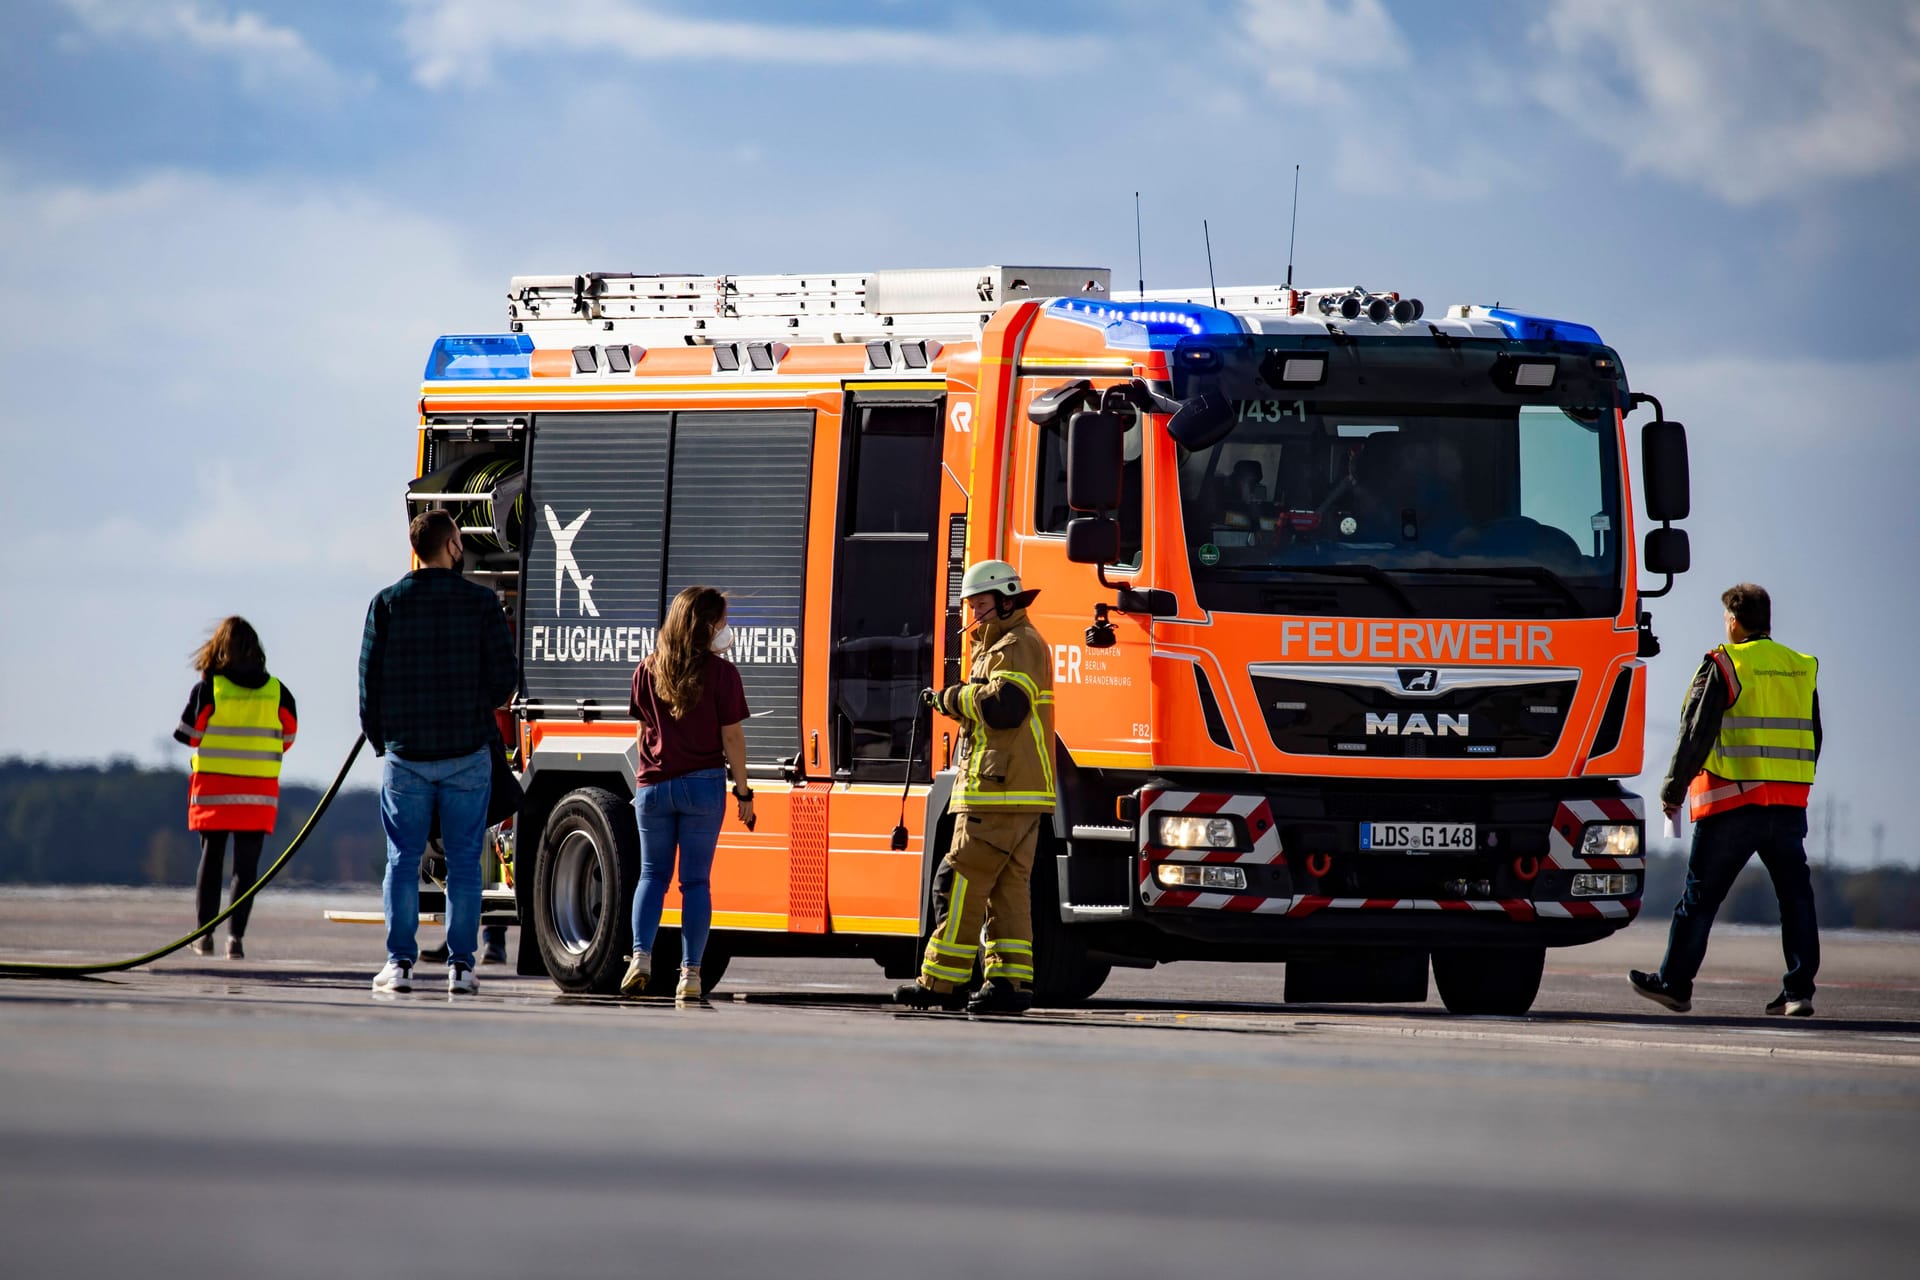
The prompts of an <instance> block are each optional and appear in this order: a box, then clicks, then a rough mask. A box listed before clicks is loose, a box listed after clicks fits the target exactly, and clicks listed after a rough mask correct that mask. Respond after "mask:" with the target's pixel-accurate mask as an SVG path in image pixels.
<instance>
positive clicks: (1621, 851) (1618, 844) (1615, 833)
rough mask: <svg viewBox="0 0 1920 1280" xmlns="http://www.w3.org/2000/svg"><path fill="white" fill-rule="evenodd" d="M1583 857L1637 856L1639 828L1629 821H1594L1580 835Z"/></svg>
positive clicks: (1638, 851) (1638, 854) (1638, 850)
mask: <svg viewBox="0 0 1920 1280" xmlns="http://www.w3.org/2000/svg"><path fill="white" fill-rule="evenodd" d="M1580 856H1581V857H1583V858H1637V857H1639V856H1640V828H1639V827H1636V826H1634V825H1633V824H1632V823H1630V822H1596V823H1594V824H1593V825H1591V826H1589V827H1588V828H1587V829H1586V831H1585V833H1584V834H1582V835H1581V837H1580Z"/></svg>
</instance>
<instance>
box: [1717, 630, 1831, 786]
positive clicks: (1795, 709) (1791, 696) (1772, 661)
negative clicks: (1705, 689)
mask: <svg viewBox="0 0 1920 1280" xmlns="http://www.w3.org/2000/svg"><path fill="white" fill-rule="evenodd" d="M1708 656H1709V657H1711V658H1712V659H1713V661H1714V663H1715V664H1716V665H1717V666H1718V667H1719V668H1720V676H1721V679H1722V682H1723V683H1724V684H1725V685H1726V687H1727V709H1726V712H1725V714H1724V715H1722V717H1721V719H1720V731H1719V734H1718V735H1717V736H1716V737H1715V739H1714V743H1713V750H1712V751H1711V752H1710V753H1709V754H1708V756H1707V759H1706V763H1705V764H1704V765H1703V766H1702V768H1701V771H1700V772H1699V773H1698V774H1696V775H1695V776H1694V778H1693V780H1692V782H1691V784H1690V785H1689V787H1688V789H1687V809H1688V812H1689V814H1690V815H1691V816H1692V817H1693V818H1694V819H1695V820H1696V821H1697V820H1699V819H1701V818H1706V817H1711V816H1713V815H1714V814H1716V813H1725V812H1726V811H1728V810H1729V809H1737V808H1739V807H1741V806H1742V805H1750V804H1783V805H1795V806H1798V807H1801V808H1804V807H1806V804H1807V793H1808V791H1809V789H1810V788H1811V787H1812V785H1813V774H1814V766H1815V762H1816V760H1817V759H1818V757H1819V737H1818V734H1819V727H1818V723H1819V722H1818V718H1817V711H1816V704H1815V686H1816V684H1817V681H1818V676H1819V670H1820V661H1819V659H1817V658H1815V657H1813V656H1812V655H1811V654H1805V653H1798V652H1796V651H1794V650H1792V649H1789V648H1787V647H1786V646H1785V645H1783V644H1780V643H1778V642H1776V641H1775V640H1773V639H1772V638H1770V637H1766V636H1759V637H1755V638H1754V639H1751V640H1747V641H1743V642H1742V643H1740V644H1726V645H1721V646H1720V647H1719V648H1718V649H1716V650H1714V651H1713V653H1712V654H1710V655H1708Z"/></svg>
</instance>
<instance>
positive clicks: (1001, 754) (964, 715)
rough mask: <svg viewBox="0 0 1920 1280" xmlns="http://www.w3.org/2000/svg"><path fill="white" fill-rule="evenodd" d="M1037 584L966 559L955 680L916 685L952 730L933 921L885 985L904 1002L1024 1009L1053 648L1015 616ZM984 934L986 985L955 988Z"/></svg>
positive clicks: (1001, 565) (1050, 783)
mask: <svg viewBox="0 0 1920 1280" xmlns="http://www.w3.org/2000/svg"><path fill="white" fill-rule="evenodd" d="M1039 594H1040V593H1039V591H1037V590H1035V591H1022V590H1021V589H1020V575H1019V573H1018V572H1017V571H1016V570H1015V569H1014V567H1013V566H1012V565H1010V564H1008V563H1007V562H1006V561H1004V560H982V561H979V562H978V563H976V564H973V565H971V566H969V567H968V569H967V571H966V574H965V576H963V577H962V578H961V581H960V595H961V599H962V602H963V603H964V605H965V607H966V609H967V612H968V616H969V619H970V620H969V622H968V627H969V629H972V628H975V627H977V628H979V630H978V633H977V634H976V635H975V637H974V642H973V665H972V669H971V670H970V671H969V673H968V680H967V683H965V684H962V685H955V686H952V687H950V688H946V689H942V690H940V691H939V692H938V693H936V692H934V691H933V690H932V689H925V690H922V691H921V694H920V698H921V701H923V702H924V703H926V705H928V706H930V707H932V708H933V709H934V710H936V711H938V712H939V713H940V714H941V715H944V716H948V717H950V718H951V719H954V720H958V721H959V722H960V724H961V726H962V728H961V734H960V752H959V756H958V757H957V764H958V767H959V774H960V776H959V778H958V779H957V780H956V783H955V788H954V796H953V802H952V806H951V807H952V810H953V814H954V829H953V843H952V846H951V847H950V848H949V849H948V850H947V854H946V856H945V857H944V858H942V859H941V860H940V869H939V871H938V873H937V874H936V876H935V880H934V904H933V929H932V934H931V937H930V938H929V939H928V941H927V949H926V954H925V956H924V959H923V962H922V964H921V966H920V976H919V979H918V980H917V981H914V982H910V983H908V984H907V985H906V986H904V987H901V988H900V990H899V991H898V992H897V993H895V999H897V1000H898V1001H899V1002H900V1003H901V1004H904V1005H908V1006H910V1007H912V1008H916V1009H942V1010H946V1011H948V1012H955V1013H957V1012H959V1011H960V1010H961V1009H963V1008H964V1009H967V1010H969V1011H970V1012H973V1013H1024V1012H1026V1011H1027V1010H1028V1009H1029V1008H1031V1007H1032V1006H1033V990H1032V986H1033V915H1032V911H1031V908H1030V906H1029V904H1028V893H1027V890H1028V882H1029V880H1030V879H1031V877H1032V875H1033V855H1034V850H1035V848H1036V846H1037V845H1038V843H1039V839H1040V822H1041V819H1042V818H1044V817H1045V816H1047V815H1048V814H1050V813H1052V812H1053V800H1054V779H1053V651H1052V650H1051V649H1049V648H1048V647H1047V643H1046V641H1044V640H1042V639H1041V638H1040V633H1039V632H1038V631H1036V630H1034V628H1033V624H1032V623H1030V622H1028V621H1027V606H1028V605H1030V604H1032V603H1033V599H1034V597H1035V596H1037V595H1039ZM983 925H984V926H985V930H986V978H987V981H986V985H985V986H983V987H982V988H981V989H980V993H979V994H978V995H977V996H975V997H974V998H973V999H972V1000H971V1001H969V1000H968V999H967V993H966V986H967V983H968V982H969V981H970V980H971V979H972V976H973V967H974V962H975V960H976V959H978V958H979V955H980V940H981V928H982V926H983Z"/></svg>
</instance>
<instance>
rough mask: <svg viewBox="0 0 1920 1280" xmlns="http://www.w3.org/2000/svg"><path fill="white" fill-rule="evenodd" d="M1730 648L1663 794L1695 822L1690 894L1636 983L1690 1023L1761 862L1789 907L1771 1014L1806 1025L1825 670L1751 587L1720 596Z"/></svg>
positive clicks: (1693, 702) (1815, 937)
mask: <svg viewBox="0 0 1920 1280" xmlns="http://www.w3.org/2000/svg"><path fill="white" fill-rule="evenodd" d="M1720 602H1721V604H1723V605H1724V606H1725V607H1726V612H1727V619H1726V621H1727V643H1725V644H1723V645H1721V646H1720V647H1719V648H1718V649H1715V650H1713V651H1712V652H1711V653H1709V654H1707V656H1706V660H1705V661H1703V662H1702V663H1701V664H1700V670H1699V671H1698V672H1697V673H1696V674H1695V675H1694V677H1693V685H1692V687H1691V688H1690V689H1689V690H1688V691H1687V701H1686V707H1685V710H1684V711H1683V713H1682V715H1681V719H1680V741H1679V744H1678V745H1677V746H1676V747H1675V748H1674V753H1673V764H1672V766H1671V767H1670V768H1669V769H1668V771H1667V777H1666V781H1665V782H1664V783H1663V784H1662V785H1661V788H1660V803H1661V805H1662V807H1663V808H1665V810H1666V812H1667V814H1668V816H1669V817H1671V816H1673V815H1675V814H1677V813H1678V812H1679V810H1680V804H1681V801H1682V800H1685V801H1686V802H1687V806H1688V809H1689V810H1690V815H1689V816H1691V817H1692V819H1693V823H1694V827H1693V851H1692V854H1691V856H1690V857H1689V858H1688V860H1687V885H1686V889H1685V890H1684V891H1683V892H1682V893H1681V895H1680V902H1679V904H1678V905H1677V906H1675V907H1674V909H1673V930H1672V933H1671V934H1670V935H1669V937H1668V939H1667V955H1666V959H1665V960H1664V961H1663V962H1662V963H1661V965H1660V968H1659V970H1658V971H1656V972H1654V973H1643V972H1641V971H1640V970H1638V969H1635V970H1632V971H1631V972H1630V973H1629V974H1628V978H1629V980H1630V981H1631V982H1632V983H1633V987H1634V990H1636V991H1638V992H1639V993H1640V994H1641V995H1643V996H1645V997H1646V998H1647V999H1649V1000H1652V1001H1654V1002H1655V1003H1656V1004H1660V1005H1664V1006H1665V1007H1667V1008H1669V1009H1672V1010H1674V1011H1675V1012H1676V1013H1685V1012H1686V1011H1687V1010H1688V1009H1690V1008H1692V1007H1693V980H1694V977H1695V976H1696V975H1697V974H1698V973H1699V972H1700V962H1701V961H1702V960H1703V959H1704V958H1705V957H1706V953H1707V934H1708V932H1709V931H1710V930H1711V929H1712V928H1713V917H1714V913H1715V912H1716V911H1718V910H1719V909H1720V903H1721V902H1722V901H1723V900H1724V899H1725V898H1726V896H1727V891H1728V890H1729V889H1730V888H1732V887H1733V880H1734V877H1735V876H1737V875H1739V874H1740V869H1741V868H1742V867H1744V866H1746V865H1747V859H1748V858H1750V857H1752V856H1753V855H1754V854H1756V853H1758V854H1759V855H1760V861H1761V863H1762V864H1763V865H1764V866H1765V867H1766V869H1767V874H1768V875H1769V876H1771V877H1772V879H1773V891H1774V894H1775V896H1777V897H1778V898H1779V900H1780V940H1781V948H1782V950H1783V951H1784V952H1785V954H1786V962H1787V972H1786V977H1785V979H1784V981H1783V982H1782V984H1781V990H1780V994H1779V995H1777V996H1775V997H1774V998H1773V1000H1772V1001H1771V1002H1769V1003H1768V1005H1767V1012H1768V1013H1771V1014H1786V1015H1788V1016H1791V1017H1809V1016H1811V1015H1812V1013H1813V978H1814V974H1815V973H1816V972H1818V971H1819V968H1820V929H1819V924H1818V921H1817V920H1816V918H1815V914H1814V903H1813V882H1812V878H1811V876H1810V875H1809V873H1808V871H1807V850H1806V836H1807V793H1808V792H1809V791H1810V790H1811V789H1812V787H1813V770H1814V764H1815V762H1816V761H1817V760H1818V759H1819V758H1820V695H1819V692H1818V691H1817V690H1816V689H1815V687H1814V686H1815V681H1816V678H1817V676H1818V675H1819V669H1820V662H1819V660H1818V659H1817V658H1814V657H1813V656H1812V655H1810V654H1805V653H1797V652H1795V651H1794V650H1792V649H1789V648H1787V646H1785V645H1783V644H1780V643H1778V642H1776V641H1775V640H1774V639H1773V637H1772V635H1771V634H1770V632H1771V631H1772V629H1773V602H1772V601H1771V600H1770V599H1769V598H1768V596H1767V593H1766V591H1765V589H1764V588H1761V587H1757V586H1755V585H1753V584H1752V583H1750V582H1743V583H1741V584H1740V585H1739V586H1736V587H1730V588H1728V590H1727V591H1726V592H1725V593H1724V594H1723V595H1722V596H1721V597H1720Z"/></svg>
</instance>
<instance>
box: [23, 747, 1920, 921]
mask: <svg viewBox="0 0 1920 1280" xmlns="http://www.w3.org/2000/svg"><path fill="white" fill-rule="evenodd" d="M319 801H320V792H319V790H318V789H317V788H314V787H305V786H297V785H293V784H289V785H288V786H286V787H284V788H282V790H281V794H280V824H279V829H278V830H276V831H275V832H274V834H273V837H272V838H271V839H270V840H269V841H268V842H267V857H268V859H269V860H271V859H273V858H275V857H278V856H279V854H280V852H281V851H282V850H283V849H285V848H286V847H287V843H288V841H290V840H292V839H293V836H294V833H295V832H297V831H298V830H299V829H300V824H301V823H302V822H304V821H306V817H307V815H308V814H309V813H311V812H312V811H313V806H314V805H316V804H318V803H319ZM199 858H200V842H199V841H198V839H196V838H195V837H194V835H193V834H192V833H191V832H189V831H188V830H187V775H186V774H185V773H184V772H182V771H178V770H171V769H143V768H141V767H139V766H138V765H135V764H133V763H131V762H112V763H109V764H105V765H93V766H89V765H48V764H29V763H27V762H26V761H22V760H0V883H11V884H190V883H192V881H193V871H194V867H195V865H196V864H197V863H198V861H199ZM385 865H386V843H385V840H384V838H383V837H382V835H381V832H380V795H379V793H378V792H376V791H370V790H359V791H343V792H341V793H340V795H339V796H337V797H335V799H334V802H333V807H332V808H331V809H329V810H328V811H327V816H326V817H325V818H324V819H322V820H321V823H320V826H319V828H318V830H316V831H315V832H314V835H313V838H312V839H310V840H308V841H307V843H306V846H305V847H304V848H303V849H302V850H301V851H300V854H299V855H298V856H297V857H296V858H295V859H294V860H293V862H292V863H290V864H289V865H288V867H287V869H286V871H285V872H284V873H282V874H283V876H284V878H285V879H286V880H288V881H290V882H301V883H308V884H343V883H351V882H354V881H378V880H379V879H380V875H381V871H382V870H383V869H384V867H385ZM1686 869H1687V864H1686V859H1685V857H1684V856H1682V855H1679V854H1671V853H1669V854H1659V853H1656V854H1654V855H1653V856H1652V857H1650V858H1649V859H1648V861H1647V886H1646V907H1645V908H1644V914H1646V915H1647V916H1650V917H1654V918H1660V917H1663V916H1665V915H1667V914H1668V913H1669V912H1671V911H1672V909H1673V904H1674V900H1675V899H1677V898H1678V897H1679V896H1680V887H1681V885H1682V884H1683V883H1684V881H1685V879H1686ZM1813 884H1814V894H1815V896H1816V898H1817V899H1818V901H1819V904H1820V924H1821V926H1822V927H1823V928H1828V929H1907V930H1916V931H1920V871H1916V870H1914V869H1911V868H1907V867H1881V868H1876V869H1874V870H1870V871H1856V870H1847V869H1843V868H1838V867H1825V866H1818V865H1816V866H1815V867H1814V868H1813ZM1719 918H1720V919H1722V920H1726V921H1730V922H1734V923H1741V924H1777V923H1778V922H1779V919H1780V912H1779V908H1778V906H1777V905H1776V904H1775V902H1774V897H1773V886H1772V885H1771V884H1770V883H1769V882H1768V881H1767V877H1766V873H1765V871H1763V870H1762V869H1761V867H1760V863H1759V860H1758V859H1755V860H1754V862H1753V863H1752V864H1751V865H1750V866H1748V868H1747V869H1746V871H1745V873H1744V874H1742V875H1741V877H1740V879H1739V881H1738V882H1737V883H1736V884H1735V885H1734V887H1733V892H1732V894H1730V895H1729V896H1728V898H1727V903H1726V905H1725V906H1724V907H1722V908H1721V909H1720V917H1719Z"/></svg>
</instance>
